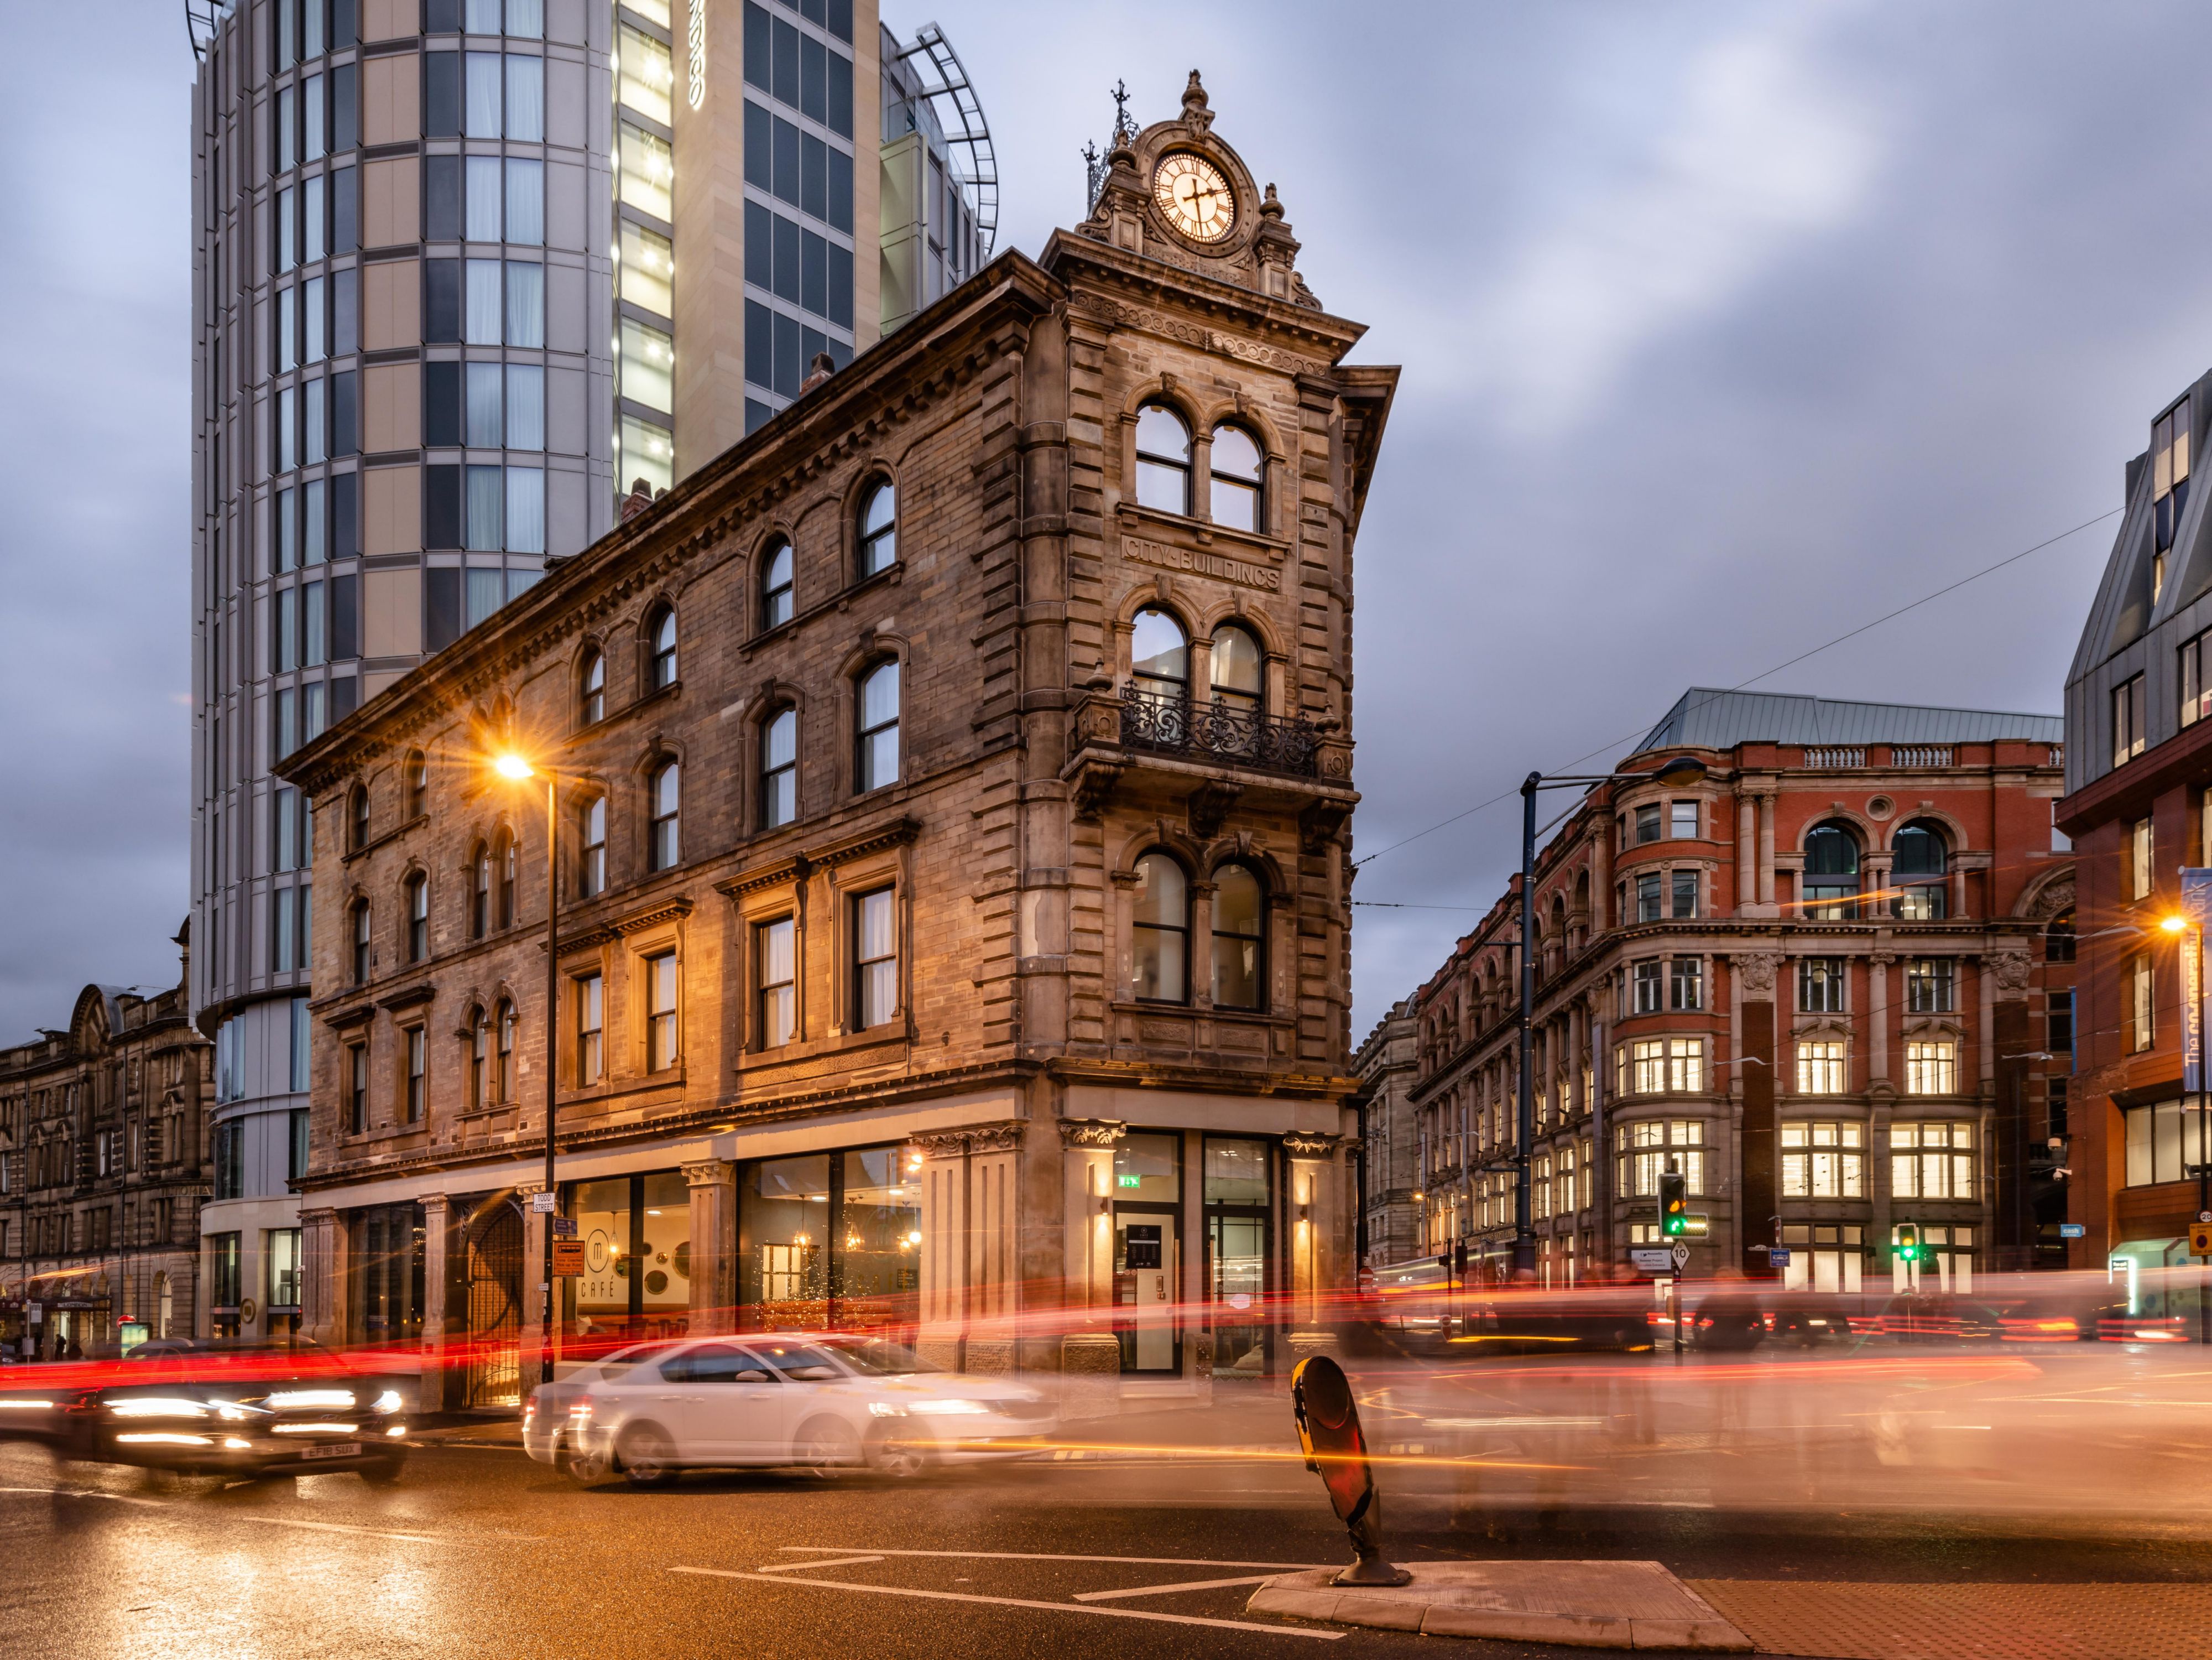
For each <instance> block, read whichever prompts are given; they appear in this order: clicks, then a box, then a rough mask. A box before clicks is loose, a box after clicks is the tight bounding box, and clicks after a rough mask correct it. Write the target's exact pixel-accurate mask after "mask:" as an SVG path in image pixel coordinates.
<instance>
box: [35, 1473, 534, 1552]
mask: <svg viewBox="0 0 2212 1660" xmlns="http://www.w3.org/2000/svg"><path fill="white" fill-rule="evenodd" d="M0 1493H39V1494H41V1495H43V1496H45V1497H46V1498H50V1499H103V1500H105V1501H106V1502H107V1503H108V1504H111V1505H146V1506H148V1507H149V1508H150V1509H154V1510H164V1511H171V1512H173V1513H174V1514H175V1515H178V1516H188V1517H192V1518H193V1519H195V1520H214V1521H222V1522H258V1523H260V1524H261V1525H262V1526H264V1527H267V1528H305V1529H308V1530H309V1531H310V1532H313V1533H351V1534H358V1535H361V1536H362V1538H365V1539H398V1540H404V1541H405V1542H407V1543H408V1544H410V1545H435V1544H437V1543H439V1542H440V1536H439V1535H433V1534H428V1533H398V1532H394V1531H392V1529H386V1528H356V1527H349V1526H348V1525H346V1524H345V1523H342V1522H308V1521H304V1520H301V1519H299V1518H296V1517H289V1516H254V1515H252V1514H250V1513H247V1512H245V1511H222V1510H210V1509H205V1508H203V1507H200V1506H197V1505H180V1504H177V1503H175V1502H173V1501H172V1500H169V1499H142V1498H140V1497H138V1496H137V1494H135V1493H101V1492H100V1491H98V1490H97V1489H94V1488H88V1487H0ZM502 1536H503V1537H507V1538H511V1539H532V1538H536V1537H537V1536H538V1535H535V1534H507V1535H502ZM444 1537H445V1538H447V1539H448V1540H459V1541H463V1542H465V1541H467V1538H468V1535H465V1534H461V1535H444Z"/></svg>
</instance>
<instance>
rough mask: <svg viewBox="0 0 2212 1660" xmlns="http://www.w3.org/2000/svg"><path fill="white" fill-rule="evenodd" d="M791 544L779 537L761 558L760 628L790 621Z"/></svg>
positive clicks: (773, 626)
mask: <svg viewBox="0 0 2212 1660" xmlns="http://www.w3.org/2000/svg"><path fill="white" fill-rule="evenodd" d="M791 567H792V558H791V544H790V543H788V542H787V541H785V540H784V539H783V538H781V537H778V538H776V539H775V541H774V542H772V543H770V544H769V546H768V547H767V549H766V550H764V551H763V554H762V556H761V626H762V627H763V628H764V629H772V628H775V626H776V625H777V624H778V623H788V622H789V621H791Z"/></svg>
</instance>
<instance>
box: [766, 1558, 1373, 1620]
mask: <svg viewBox="0 0 2212 1660" xmlns="http://www.w3.org/2000/svg"><path fill="white" fill-rule="evenodd" d="M776 1548H777V1549H778V1550H786V1551H798V1550H803V1551H812V1552H814V1553H815V1554H817V1555H823V1554H828V1555H836V1554H840V1553H842V1552H849V1551H864V1550H868V1549H871V1548H872V1547H870V1546H867V1545H779V1546H777V1547H776ZM876 1554H877V1555H878V1556H943V1557H951V1558H953V1559H954V1560H958V1561H963V1562H1127V1563H1130V1564H1133V1566H1138V1567H1145V1568H1265V1569H1267V1572H1270V1573H1297V1572H1300V1571H1301V1570H1303V1569H1306V1568H1340V1567H1342V1566H1344V1564H1343V1563H1342V1562H1341V1561H1337V1562H1231V1561H1216V1560H1213V1559H1212V1557H1206V1556H1056V1555H1054V1554H1050V1553H1048V1552H1044V1551H1022V1550H892V1549H890V1548H884V1549H881V1550H878V1551H877V1552H876ZM797 1566H800V1567H811V1566H814V1565H813V1564H812V1563H811V1562H802V1563H799V1564H798V1565H797ZM1055 1606H1057V1605H1055Z"/></svg>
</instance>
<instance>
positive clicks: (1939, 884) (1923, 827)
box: [1889, 819, 1951, 922]
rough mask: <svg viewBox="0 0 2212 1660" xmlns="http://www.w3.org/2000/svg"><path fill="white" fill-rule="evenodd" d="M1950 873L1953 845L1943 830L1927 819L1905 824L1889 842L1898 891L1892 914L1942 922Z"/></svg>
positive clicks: (1891, 873) (1892, 877) (1892, 876)
mask: <svg viewBox="0 0 2212 1660" xmlns="http://www.w3.org/2000/svg"><path fill="white" fill-rule="evenodd" d="M1950 873H1951V846H1950V842H1948V840H1947V839H1946V838H1945V836H1944V835H1943V832H1942V830H1941V829H1940V828H1938V827H1937V826H1936V825H1934V824H1929V823H1928V822H1927V820H1925V819H1915V820H1914V821H1913V822H1912V823H1911V824H1906V825H1905V826H1904V827H1903V828H1901V829H1900V830H1899V831H1898V832H1897V838H1896V840H1895V841H1893V842H1891V843H1890V861H1889V879H1890V885H1892V886H1893V887H1894V888H1896V889H1897V891H1898V892H1897V897H1896V898H1895V899H1893V900H1892V901H1891V902H1890V909H1891V911H1892V913H1893V915H1896V916H1898V917H1900V918H1902V919H1904V920H1905V921H1913V922H1932V921H1939V920H1940V919H1941V918H1942V917H1943V916H1944V915H1946V914H1947V907H1946V905H1945V903H1944V902H1945V899H1946V897H1947V895H1946V891H1945V890H1946V886H1947V884H1948V880H1949V878H1950Z"/></svg>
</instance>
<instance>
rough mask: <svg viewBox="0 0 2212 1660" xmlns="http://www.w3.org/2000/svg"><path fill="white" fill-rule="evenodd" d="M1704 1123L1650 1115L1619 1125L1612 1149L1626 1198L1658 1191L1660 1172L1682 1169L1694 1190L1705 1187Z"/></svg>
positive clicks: (1685, 1185)
mask: <svg viewBox="0 0 2212 1660" xmlns="http://www.w3.org/2000/svg"><path fill="white" fill-rule="evenodd" d="M1613 1151H1614V1152H1615V1153H1616V1154H1617V1155H1618V1168H1617V1170H1616V1171H1615V1178H1616V1183H1617V1188H1618V1192H1619V1194H1620V1197H1622V1198H1624V1199H1648V1198H1650V1197H1651V1196H1652V1195H1655V1194H1656V1193H1657V1192H1658V1191H1659V1177H1660V1175H1661V1174H1662V1172H1664V1171H1680V1172H1681V1174H1682V1177H1683V1185H1684V1187H1685V1188H1686V1189H1688V1190H1689V1191H1690V1192H1692V1193H1698V1194H1701V1193H1703V1192H1704V1191H1705V1123H1704V1122H1703V1121H1702V1120H1700V1119H1695V1118H1674V1119H1647V1120H1645V1121H1644V1122H1641V1123H1636V1124H1620V1125H1616V1126H1615V1127H1614V1129H1613Z"/></svg>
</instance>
